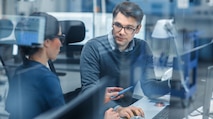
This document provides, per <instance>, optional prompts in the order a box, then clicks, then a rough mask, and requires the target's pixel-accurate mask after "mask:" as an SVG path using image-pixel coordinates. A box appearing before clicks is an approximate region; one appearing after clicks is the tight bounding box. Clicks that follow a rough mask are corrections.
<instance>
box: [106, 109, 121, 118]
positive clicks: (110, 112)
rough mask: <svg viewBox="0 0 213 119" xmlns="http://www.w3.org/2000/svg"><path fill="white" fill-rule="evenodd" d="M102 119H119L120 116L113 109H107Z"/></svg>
mask: <svg viewBox="0 0 213 119" xmlns="http://www.w3.org/2000/svg"><path fill="white" fill-rule="evenodd" d="M104 119H120V116H119V114H118V113H117V112H116V111H114V110H113V108H109V109H108V110H107V111H106V112H105V114H104Z"/></svg>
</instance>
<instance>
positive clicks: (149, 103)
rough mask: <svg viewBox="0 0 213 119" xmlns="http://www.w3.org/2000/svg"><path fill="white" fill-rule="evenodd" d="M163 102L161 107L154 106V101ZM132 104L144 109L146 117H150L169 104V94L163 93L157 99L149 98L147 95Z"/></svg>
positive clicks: (149, 118) (147, 118)
mask: <svg viewBox="0 0 213 119" xmlns="http://www.w3.org/2000/svg"><path fill="white" fill-rule="evenodd" d="M159 101H160V102H164V106H163V107H157V106H155V104H156V102H159ZM132 105H133V106H136V107H140V108H142V110H143V111H144V114H145V118H146V119H152V118H153V117H154V116H155V115H156V114H157V113H159V112H160V111H161V110H162V109H164V108H165V107H166V105H169V95H165V96H163V97H160V98H159V99H157V100H150V99H148V98H147V97H145V96H144V97H143V98H141V99H140V100H138V101H136V102H135V103H134V104H132Z"/></svg>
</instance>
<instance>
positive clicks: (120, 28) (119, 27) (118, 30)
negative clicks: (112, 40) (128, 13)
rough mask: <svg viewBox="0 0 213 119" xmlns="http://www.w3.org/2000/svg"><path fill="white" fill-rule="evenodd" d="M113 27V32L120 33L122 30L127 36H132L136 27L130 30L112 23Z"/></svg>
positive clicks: (127, 27)
mask: <svg viewBox="0 0 213 119" xmlns="http://www.w3.org/2000/svg"><path fill="white" fill-rule="evenodd" d="M113 26H114V27H113V28H114V30H115V32H120V31H121V30H122V29H124V31H125V33H127V34H132V33H133V32H134V31H135V30H136V29H137V27H136V28H132V26H126V27H124V26H122V25H121V24H120V23H118V22H115V23H113Z"/></svg>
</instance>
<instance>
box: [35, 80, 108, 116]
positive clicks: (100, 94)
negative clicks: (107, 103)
mask: <svg viewBox="0 0 213 119" xmlns="http://www.w3.org/2000/svg"><path fill="white" fill-rule="evenodd" d="M106 82H107V80H101V81H100V82H98V83H97V84H96V85H94V87H92V88H90V89H87V91H86V92H84V93H82V94H79V95H78V96H77V97H76V98H74V99H73V100H71V101H70V102H68V103H67V104H66V105H64V106H62V107H60V108H58V109H55V110H50V111H48V112H46V113H44V114H41V115H39V116H38V117H36V119H102V118H103V115H104V111H103V109H102V108H103V107H104V95H105V88H106Z"/></svg>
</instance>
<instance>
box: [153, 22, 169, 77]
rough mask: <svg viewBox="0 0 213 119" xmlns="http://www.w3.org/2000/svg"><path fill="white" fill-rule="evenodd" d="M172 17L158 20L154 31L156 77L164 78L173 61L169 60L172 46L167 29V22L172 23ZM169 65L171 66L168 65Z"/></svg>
mask: <svg viewBox="0 0 213 119" xmlns="http://www.w3.org/2000/svg"><path fill="white" fill-rule="evenodd" d="M172 22H173V20H172V19H161V20H158V21H157V23H156V25H155V27H154V30H153V32H152V35H151V36H152V38H154V39H153V40H152V41H153V42H152V45H153V44H154V45H153V54H154V58H153V59H154V64H155V74H156V78H157V79H158V78H160V79H161V80H163V77H164V76H163V75H164V73H165V72H166V71H167V70H168V69H171V65H170V66H169V64H170V63H171V62H170V61H169V52H170V49H171V46H170V35H169V33H168V31H167V30H166V27H165V25H166V24H172ZM155 45H156V46H155ZM168 66H169V67H168Z"/></svg>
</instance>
